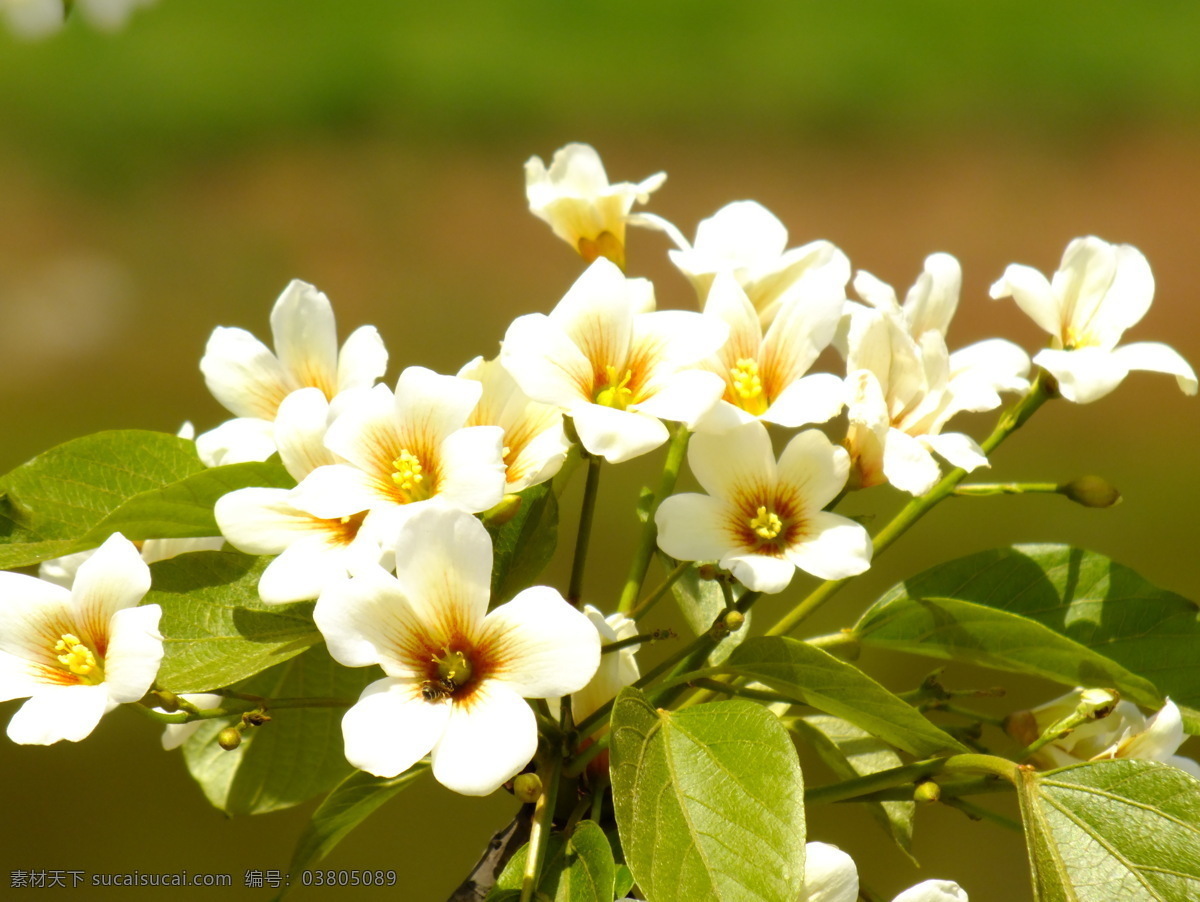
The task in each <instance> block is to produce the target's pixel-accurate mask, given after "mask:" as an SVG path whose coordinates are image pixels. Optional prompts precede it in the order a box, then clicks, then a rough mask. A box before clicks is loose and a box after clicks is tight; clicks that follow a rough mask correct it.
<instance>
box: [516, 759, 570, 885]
mask: <svg viewBox="0 0 1200 902" xmlns="http://www.w3.org/2000/svg"><path fill="white" fill-rule="evenodd" d="M542 760H543V761H546V762H547V766H546V776H545V778H544V779H543V780H542V787H543V788H542V794H541V795H540V796H538V800H537V804H536V805H535V806H534V809H533V826H532V828H531V829H530V831H529V852H528V855H527V857H526V858H525V874H524V875H523V877H522V880H521V902H530V900H532V899H533V893H534V890H536V889H537V884H538V878H539V877H540V876H541V873H542V866H543V865H544V864H545V863H546V846H547V841H548V840H549V839H550V830H551V827H552V825H553V820H554V808H555V806H556V805H557V804H558V781H559V777H560V776H561V774H562V761H563V756H562V752H561V750H560V749H558V748H549V749H546V754H545V755H544V757H543V759H542Z"/></svg>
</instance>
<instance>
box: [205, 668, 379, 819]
mask: <svg viewBox="0 0 1200 902" xmlns="http://www.w3.org/2000/svg"><path fill="white" fill-rule="evenodd" d="M378 676H379V671H378V669H377V668H374V667H369V668H354V669H351V668H348V667H343V666H342V665H341V664H338V663H337V662H335V661H334V660H333V659H332V658H330V657H329V654H328V653H327V652H326V651H325V648H324V646H321V647H318V648H313V649H310V650H309V651H307V652H306V653H305V654H303V655H300V656H299V657H296V658H293V659H292V660H290V661H285V662H284V663H282V664H280V665H279V666H278V667H274V668H272V669H271V670H268V671H266V672H265V673H260V674H259V675H258V676H256V677H254V678H253V679H250V680H247V681H245V682H244V683H239V684H238V685H237V687H236V688H237V691H238V692H240V693H243V694H248V695H258V696H263V697H265V698H279V699H283V698H324V699H330V698H338V699H344V700H345V702H346V705H345V706H344V707H340V706H339V707H332V706H331V707H314V708H276V709H272V708H270V707H269V706H268V708H267V713H268V714H269V715H270V717H271V720H270V721H269V722H268V723H265V724H263V725H262V726H260V727H253V728H251V729H249V730H247V731H246V733H245V734H244V735H243V740H242V744H241V745H240V746H238V747H237V748H236V749H234V750H233V751H231V752H227V751H225V750H224V749H222V748H221V747H220V746H219V745H218V744H217V734H218V733H220V732H221V730H222V729H224V728H225V727H226V726H228V725H229V721H227V720H210V721H204V722H203V723H202V724H201V725H200V729H198V730H197V731H196V732H195V733H194V734H193V735H192V737H191V738H190V739H188V741H187V742H186V743H184V746H183V755H184V759H185V760H186V762H187V766H188V770H189V771H190V772H191V774H192V777H193V778H194V779H195V780H196V782H197V783H199V784H200V788H201V789H203V790H204V795H205V796H206V797H207V798H208V800H209V801H210V802H211V803H212V804H213V805H214V806H216V807H217V808H219V809H221V810H222V811H224V812H225V813H226V814H229V815H240V814H262V813H263V812H266V811H276V810H278V809H281V808H290V807H291V806H293V805H298V804H300V803H301V802H304V801H307V800H308V799H311V798H312V797H313V796H316V795H320V794H321V793H323V792H325V791H327V790H329V789H331V788H332V787H333V786H335V785H336V784H337V783H338V782H339V781H341V780H342V779H344V778H345V777H346V776H347V775H348V774H349V773H350V772H351V770H352V768H351V766H350V765H349V763H347V761H346V756H345V753H344V749H343V744H342V716H343V715H344V714H345V713H346V709H347V708H348V707H349V705H350V704H352V703H353V702H354V701H356V700H357V699H358V696H359V693H360V692H361V691H362V689H363V688H364V687H365V686H366V685H367V683H369V682H370V681H371V680H373V679H376V678H378Z"/></svg>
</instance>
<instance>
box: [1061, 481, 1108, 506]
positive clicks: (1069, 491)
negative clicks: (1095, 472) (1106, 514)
mask: <svg viewBox="0 0 1200 902" xmlns="http://www.w3.org/2000/svg"><path fill="white" fill-rule="evenodd" d="M1058 491H1059V494H1062V495H1066V496H1067V497H1068V498H1070V499H1071V500H1072V501H1074V502H1075V503H1076V504H1082V505H1083V506H1084V507H1112V506H1113V505H1114V504H1116V503H1117V502H1119V501H1120V500H1121V493H1120V492H1118V491H1117V489H1116V486H1114V485H1113V484H1112V483H1110V482H1109V481H1108V480H1107V479H1101V478H1100V477H1099V476H1080V477H1078V478H1076V479H1072V480H1071V481H1070V482H1065V483H1063V484H1062V485H1060V486H1059V487H1058Z"/></svg>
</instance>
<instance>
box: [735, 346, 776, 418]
mask: <svg viewBox="0 0 1200 902" xmlns="http://www.w3.org/2000/svg"><path fill="white" fill-rule="evenodd" d="M729 377H730V379H731V380H732V381H733V394H734V395H735V396H736V403H737V404H738V406H739V407H741V408H742V409H743V410H745V411H746V412H747V413H752V414H754V415H756V416H757V415H759V414H762V413H766V410H767V396H766V394H765V393H764V392H763V384H762V377H761V376H759V374H758V361H757V360H755V359H754V358H752V357H739V358H738V361H737V364H736V365H735V366H733V367H731V368H730V370H729Z"/></svg>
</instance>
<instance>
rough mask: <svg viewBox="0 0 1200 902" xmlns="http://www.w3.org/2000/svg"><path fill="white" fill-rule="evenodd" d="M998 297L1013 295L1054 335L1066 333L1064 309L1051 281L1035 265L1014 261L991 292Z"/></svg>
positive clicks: (1020, 305)
mask: <svg viewBox="0 0 1200 902" xmlns="http://www.w3.org/2000/svg"><path fill="white" fill-rule="evenodd" d="M988 293H989V294H990V295H991V296H992V298H993V299H994V300H999V299H1000V298H1006V297H1011V298H1012V299H1013V300H1014V301H1016V302H1017V306H1018V307H1020V308H1021V310H1022V312H1023V313H1024V314H1025V315H1026V316H1028V317H1029V318H1030V319H1031V320H1033V321H1034V323H1036V324H1037V325H1038V327H1039V328H1041V329H1044V330H1045V331H1047V332H1049V333H1050V334H1051V335H1053V336H1056V337H1058V336H1060V335H1061V334H1062V329H1063V326H1064V325H1065V323H1064V321H1063V312H1062V311H1061V310H1060V309H1059V302H1058V297H1057V296H1056V295H1055V293H1054V289H1053V288H1051V287H1050V281H1049V280H1048V279H1047V278H1046V277H1045V276H1044V275H1042V274H1041V273H1040V272H1038V271H1037V270H1036V269H1034V268H1033V267H1032V266H1022V265H1021V264H1019V263H1012V264H1010V265H1009V267H1008V268H1007V269H1005V270H1004V275H1003V276H1001V277H1000V278H999V279H998V280H997V281H996V282H995V283H994V284H993V285H992V287H991V289H990V290H989V292H988Z"/></svg>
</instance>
